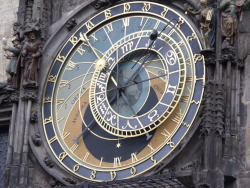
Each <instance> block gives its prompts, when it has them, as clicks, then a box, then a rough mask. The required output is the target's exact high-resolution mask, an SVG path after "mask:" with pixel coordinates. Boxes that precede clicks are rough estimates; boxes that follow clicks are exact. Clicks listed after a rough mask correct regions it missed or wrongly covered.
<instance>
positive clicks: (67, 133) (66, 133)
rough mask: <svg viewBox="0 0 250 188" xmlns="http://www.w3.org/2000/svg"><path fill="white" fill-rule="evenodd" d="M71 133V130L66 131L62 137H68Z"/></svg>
mask: <svg viewBox="0 0 250 188" xmlns="http://www.w3.org/2000/svg"><path fill="white" fill-rule="evenodd" d="M69 135H70V133H69V132H64V133H63V134H62V139H65V138H67V137H68V136H69Z"/></svg>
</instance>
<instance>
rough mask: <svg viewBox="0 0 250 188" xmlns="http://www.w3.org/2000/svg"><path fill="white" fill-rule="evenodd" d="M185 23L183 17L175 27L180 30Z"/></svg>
mask: <svg viewBox="0 0 250 188" xmlns="http://www.w3.org/2000/svg"><path fill="white" fill-rule="evenodd" d="M184 23H185V21H184V20H183V19H182V18H181V17H179V21H178V22H177V24H176V25H175V27H177V28H178V29H180V27H181V25H182V24H184Z"/></svg>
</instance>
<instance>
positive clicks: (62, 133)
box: [43, 2, 205, 181]
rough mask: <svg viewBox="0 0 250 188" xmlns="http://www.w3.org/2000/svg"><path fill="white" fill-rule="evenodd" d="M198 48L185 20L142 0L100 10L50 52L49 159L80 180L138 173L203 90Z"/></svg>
mask: <svg viewBox="0 0 250 188" xmlns="http://www.w3.org/2000/svg"><path fill="white" fill-rule="evenodd" d="M200 51H201V44H200V42H199V40H198V36H197V34H196V33H195V31H194V29H193V28H192V27H191V25H190V24H189V22H188V20H187V19H186V18H185V16H184V15H183V14H181V13H179V12H177V11H175V10H174V9H173V8H170V7H167V6H163V5H160V4H156V3H152V2H129V3H124V4H119V5H116V6H114V7H111V8H109V9H106V10H104V11H102V12H100V13H99V14H97V15H96V16H94V17H92V18H91V19H89V20H87V21H86V22H85V23H84V24H82V25H81V26H80V27H79V29H78V30H77V31H76V32H75V33H73V34H72V35H71V36H70V37H69V39H68V41H67V42H66V43H65V44H64V46H63V47H62V48H61V50H60V52H59V53H58V54H57V56H56V58H55V60H54V62H53V64H52V67H51V69H50V71H49V74H48V77H47V81H46V86H45V89H44V95H43V127H44V132H45V135H46V139H47V142H48V144H49V146H50V149H51V150H52V152H53V154H54V155H55V157H56V159H57V160H58V161H59V162H60V163H61V164H62V166H64V167H65V168H66V169H67V170H68V171H70V172H71V173H73V174H75V175H77V176H78V177H81V178H83V179H87V180H92V181H112V180H119V179H127V178H132V177H134V176H137V175H139V174H142V173H143V172H145V171H147V170H149V169H151V168H152V167H154V166H156V165H157V164H158V163H159V162H160V161H162V160H164V159H166V158H167V157H168V155H169V154H170V153H171V152H172V151H174V149H175V148H176V146H177V145H178V143H179V142H180V141H181V140H182V139H183V138H184V136H185V135H186V133H187V132H188V130H189V129H190V127H191V126H192V123H193V121H194V118H195V116H196V114H197V111H198V108H199V106H200V102H201V99H202V94H203V85H204V78H205V75H204V74H205V71H204V70H205V68H204V62H203V57H202V56H201V55H200Z"/></svg>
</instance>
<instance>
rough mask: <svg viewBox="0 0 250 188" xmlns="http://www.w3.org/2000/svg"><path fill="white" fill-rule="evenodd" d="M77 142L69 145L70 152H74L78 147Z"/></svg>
mask: <svg viewBox="0 0 250 188" xmlns="http://www.w3.org/2000/svg"><path fill="white" fill-rule="evenodd" d="M78 146H79V145H78V144H76V143H75V144H73V146H71V148H70V150H71V151H72V152H75V150H76V149H77V148H78Z"/></svg>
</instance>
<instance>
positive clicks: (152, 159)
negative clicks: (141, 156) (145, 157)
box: [150, 156, 157, 165]
mask: <svg viewBox="0 0 250 188" xmlns="http://www.w3.org/2000/svg"><path fill="white" fill-rule="evenodd" d="M150 160H151V161H153V162H154V165H155V164H156V163H157V161H156V160H155V159H154V156H151V157H150Z"/></svg>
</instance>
